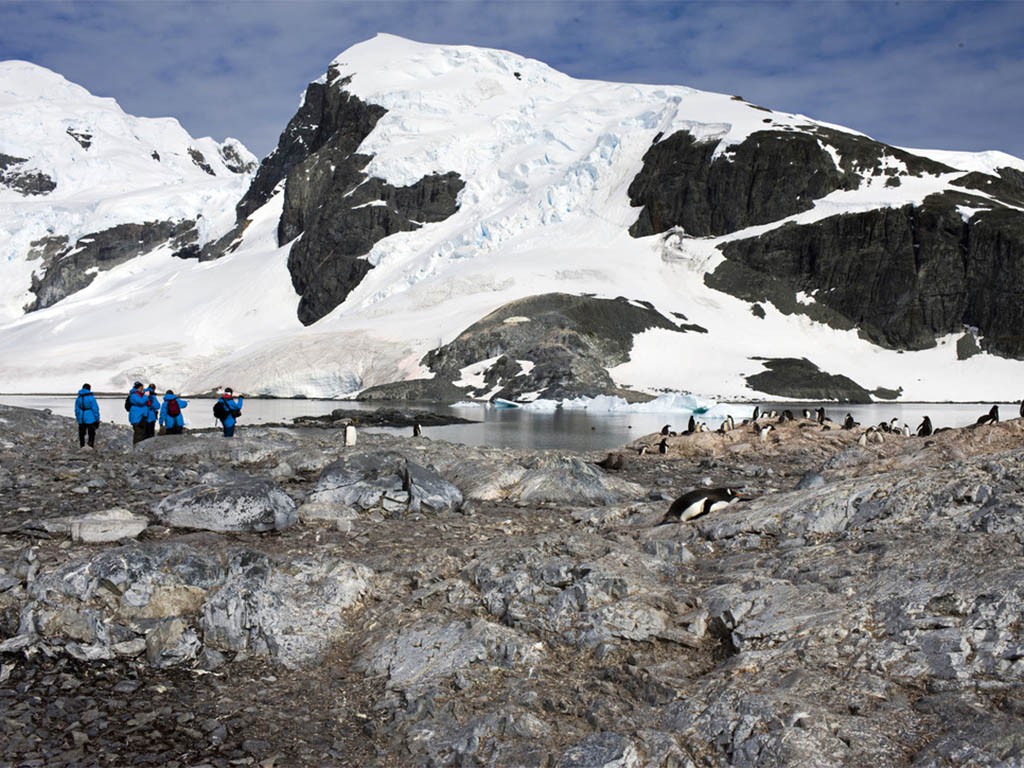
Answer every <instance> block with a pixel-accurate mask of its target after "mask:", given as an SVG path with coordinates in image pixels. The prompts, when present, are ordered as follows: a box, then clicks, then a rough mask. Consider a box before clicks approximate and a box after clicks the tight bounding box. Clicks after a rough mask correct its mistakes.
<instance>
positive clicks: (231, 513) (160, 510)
mask: <svg viewBox="0 0 1024 768" xmlns="http://www.w3.org/2000/svg"><path fill="white" fill-rule="evenodd" d="M153 514H154V515H155V516H156V518H157V519H158V520H159V521H160V522H162V523H163V524H165V525H169V526H171V527H173V528H195V529H200V530H206V531H218V532H221V533H226V532H229V531H230V532H242V531H253V532H257V533H259V532H263V531H280V530H284V529H285V528H288V527H290V526H292V525H294V524H295V523H296V522H297V521H298V513H297V512H296V506H295V502H294V501H292V499H291V497H290V496H288V494H286V493H285V492H284V491H282V490H281V489H280V488H278V487H277V486H276V485H274V483H273V482H272V481H270V480H265V479H255V480H239V481H236V482H230V483H226V484H224V485H217V486H205V485H203V486H197V487H195V488H189V489H188V490H185V491H182V492H181V493H175V494H173V495H171V496H167V497H166V498H164V499H163V500H162V501H160V502H159V503H158V504H157V505H156V507H155V508H154V509H153Z"/></svg>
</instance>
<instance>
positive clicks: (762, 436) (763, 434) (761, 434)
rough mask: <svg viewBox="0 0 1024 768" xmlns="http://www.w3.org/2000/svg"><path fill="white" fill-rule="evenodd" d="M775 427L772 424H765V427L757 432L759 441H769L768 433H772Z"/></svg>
mask: <svg viewBox="0 0 1024 768" xmlns="http://www.w3.org/2000/svg"><path fill="white" fill-rule="evenodd" d="M773 429H775V427H773V426H772V425H771V424H765V425H764V426H763V427H761V428H760V429H758V430H757V439H758V440H760V441H761V442H762V443H764V442H766V441H767V440H768V433H769V432H771V431H772V430H773Z"/></svg>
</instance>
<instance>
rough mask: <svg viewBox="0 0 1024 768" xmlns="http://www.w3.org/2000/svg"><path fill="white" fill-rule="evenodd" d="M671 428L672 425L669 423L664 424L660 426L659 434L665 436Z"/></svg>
mask: <svg viewBox="0 0 1024 768" xmlns="http://www.w3.org/2000/svg"><path fill="white" fill-rule="evenodd" d="M671 429H672V425H671V424H666V425H665V426H664V427H662V428H661V434H662V436H665V437H667V436H668V434H669V430H671Z"/></svg>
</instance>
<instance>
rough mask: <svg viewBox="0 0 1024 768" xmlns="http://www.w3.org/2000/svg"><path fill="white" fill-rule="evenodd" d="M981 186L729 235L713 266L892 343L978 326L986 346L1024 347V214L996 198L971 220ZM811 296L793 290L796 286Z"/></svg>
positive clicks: (1018, 352) (718, 274) (745, 294)
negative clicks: (753, 234) (964, 212)
mask: <svg viewBox="0 0 1024 768" xmlns="http://www.w3.org/2000/svg"><path fill="white" fill-rule="evenodd" d="M958 205H964V206H968V207H971V206H973V207H978V206H980V205H989V203H987V202H986V201H983V200H980V199H978V198H973V199H972V198H968V197H966V196H960V195H955V194H949V193H947V194H943V195H932V196H931V197H929V198H927V199H926V200H925V202H924V203H923V204H922V205H920V206H913V205H907V206H903V207H901V208H881V209H878V210H874V211H867V212H864V213H857V214H847V215H843V216H834V217H830V218H828V219H824V220H822V221H818V222H815V223H813V224H808V225H795V224H789V225H785V226H783V227H780V228H779V229H776V230H773V231H771V232H768V233H766V234H764V235H762V236H760V237H757V238H749V239H746V240H738V241H734V242H730V243H727V244H725V245H724V246H723V247H722V252H723V253H724V254H725V256H726V259H727V261H726V262H725V263H723V264H722V265H721V266H719V268H718V269H717V270H715V272H714V273H712V274H710V275H708V276H707V278H706V282H707V284H708V285H709V286H710V287H712V288H716V289H718V290H722V291H725V292H726V293H730V294H732V295H734V296H738V297H740V298H744V299H747V300H750V301H770V302H772V303H773V304H775V305H776V306H777V307H778V308H779V309H780V310H782V311H784V312H803V313H806V314H808V315H810V316H811V317H813V318H814V319H816V320H819V321H823V322H828V323H830V324H831V325H833V326H835V327H839V328H854V327H855V328H858V329H859V330H860V331H861V332H862V333H863V334H864V335H865V336H866V337H867V338H868V339H870V340H871V341H872V342H874V343H876V344H880V345H882V346H886V347H890V348H896V349H925V348H927V347H931V346H934V344H935V338H936V337H938V336H943V335H946V334H950V333H961V332H963V331H964V330H965V328H971V329H976V332H977V333H978V334H979V335H980V336H981V338H982V348H983V349H985V350H987V351H990V352H994V353H996V354H1000V355H1006V356H1010V357H1022V356H1024V336H1022V329H1024V301H1022V294H1024V216H1021V214H1020V213H1019V212H1017V211H1013V210H1010V209H1007V208H1003V207H997V208H994V209H992V210H987V211H983V212H979V213H975V214H974V215H973V216H971V218H970V219H969V220H967V221H964V219H963V217H962V216H961V213H960V212H959V211H958V209H957V207H958ZM797 292H803V293H805V294H807V295H809V296H813V298H814V303H813V304H809V305H805V304H800V303H798V302H796V301H795V299H794V294H795V293H797Z"/></svg>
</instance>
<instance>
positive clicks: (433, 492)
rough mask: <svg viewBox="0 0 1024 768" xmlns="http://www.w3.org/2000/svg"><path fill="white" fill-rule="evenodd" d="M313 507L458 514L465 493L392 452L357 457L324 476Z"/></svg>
mask: <svg viewBox="0 0 1024 768" xmlns="http://www.w3.org/2000/svg"><path fill="white" fill-rule="evenodd" d="M307 503H308V504H309V505H325V504H326V505H335V506H340V507H348V508H351V509H356V510H364V511H365V510H373V509H381V510H383V511H384V512H385V513H389V514H397V513H400V512H402V511H404V510H406V509H407V510H408V511H410V512H445V511H457V510H458V509H460V508H461V507H462V493H461V492H460V491H459V489H458V488H457V487H455V486H454V485H453V484H452V483H450V482H448V481H447V480H445V479H444V478H443V477H441V476H440V475H438V474H437V473H436V472H434V471H433V470H432V469H429V468H427V467H423V466H421V465H419V464H417V463H415V462H412V461H409V460H408V459H406V458H405V457H404V456H401V455H399V454H397V453H392V452H367V453H353V454H351V455H348V456H345V457H343V458H341V459H339V460H338V461H336V462H334V463H333V464H331V465H330V466H328V467H326V468H325V469H324V471H323V472H322V473H321V474H320V479H319V480H318V481H317V484H316V487H315V488H314V489H313V492H312V493H310V494H309V497H308V498H307Z"/></svg>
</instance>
